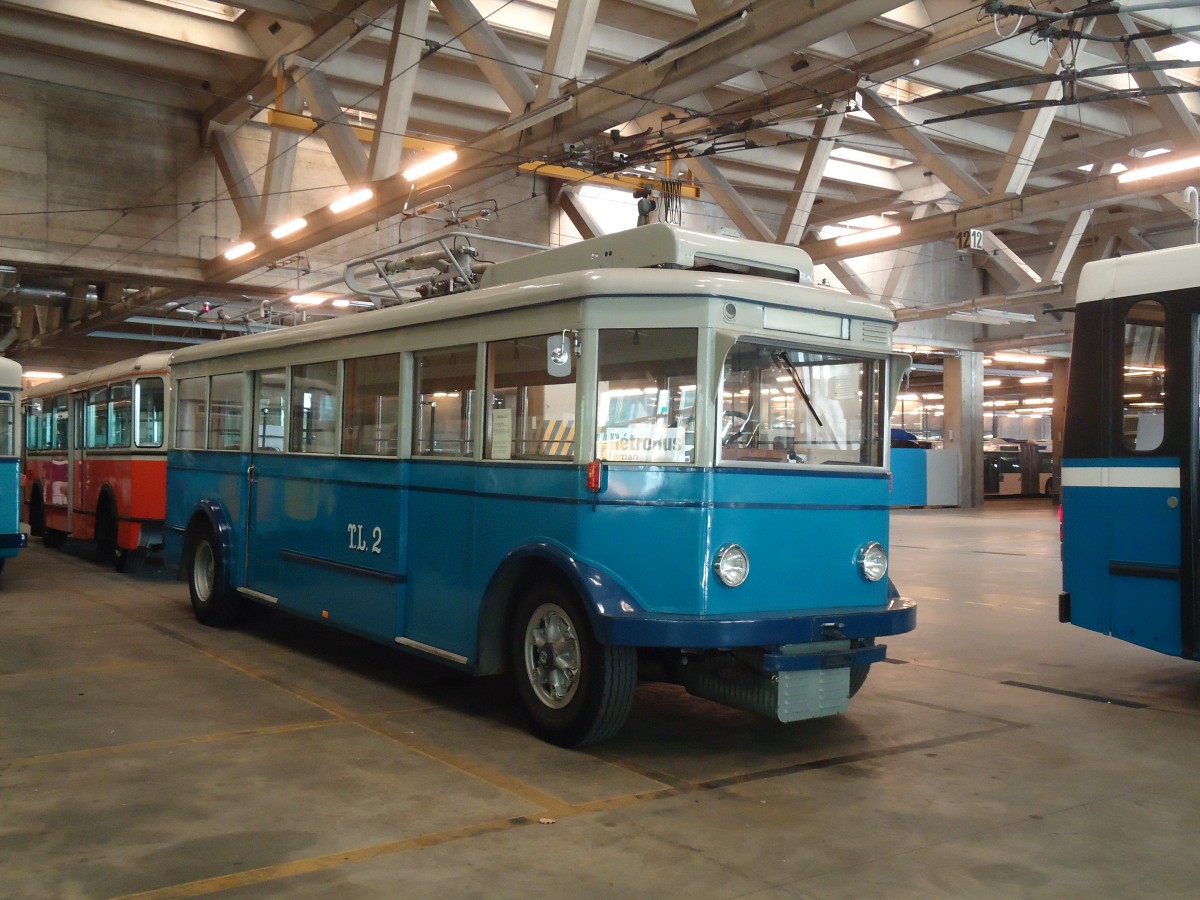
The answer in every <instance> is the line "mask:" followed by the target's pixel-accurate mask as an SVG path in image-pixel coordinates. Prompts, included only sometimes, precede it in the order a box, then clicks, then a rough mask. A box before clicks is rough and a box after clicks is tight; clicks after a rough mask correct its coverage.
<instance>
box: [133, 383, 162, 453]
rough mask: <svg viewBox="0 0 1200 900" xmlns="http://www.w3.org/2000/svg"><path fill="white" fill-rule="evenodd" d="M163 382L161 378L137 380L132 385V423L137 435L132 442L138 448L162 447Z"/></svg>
mask: <svg viewBox="0 0 1200 900" xmlns="http://www.w3.org/2000/svg"><path fill="white" fill-rule="evenodd" d="M164 403H165V399H164V392H163V380H162V379H161V378H139V379H138V380H137V381H135V382H134V384H133V407H134V412H133V414H134V421H135V422H136V423H137V433H136V434H135V435H134V442H135V443H136V444H137V445H138V446H139V447H161V446H162V445H163V412H164Z"/></svg>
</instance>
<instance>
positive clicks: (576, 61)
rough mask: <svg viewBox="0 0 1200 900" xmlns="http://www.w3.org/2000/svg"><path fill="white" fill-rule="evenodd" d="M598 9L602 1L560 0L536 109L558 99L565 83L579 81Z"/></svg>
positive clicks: (544, 64)
mask: <svg viewBox="0 0 1200 900" xmlns="http://www.w3.org/2000/svg"><path fill="white" fill-rule="evenodd" d="M599 9H600V0H559V4H558V9H557V10H555V13H554V27H553V28H552V29H551V30H550V40H549V43H547V45H546V61H545V63H543V65H542V69H543V72H542V75H541V76H540V78H539V79H538V86H537V97H536V98H535V99H534V105H535V106H541V105H542V104H544V103H546V102H547V101H549V100H552V99H555V98H557V97H558V89H559V87H560V86H561V85H562V84H563V82H565V81H569V80H572V79H574V78H578V77H579V74H580V73H581V72H582V71H583V63H584V60H585V59H586V58H587V52H588V41H589V39H590V38H591V34H592V27H593V26H594V25H595V24H596V13H597V11H598V10H599Z"/></svg>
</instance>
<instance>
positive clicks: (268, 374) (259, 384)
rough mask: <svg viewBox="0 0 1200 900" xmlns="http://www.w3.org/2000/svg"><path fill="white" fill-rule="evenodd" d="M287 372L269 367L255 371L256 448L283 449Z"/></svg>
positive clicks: (279, 450)
mask: <svg viewBox="0 0 1200 900" xmlns="http://www.w3.org/2000/svg"><path fill="white" fill-rule="evenodd" d="M286 396H287V372H286V371H285V370H284V369H267V370H265V371H262V372H255V373H254V449H255V450H269V451H275V452H277V453H278V452H282V451H283V433H284V421H285V419H284V403H283V401H284V399H285V398H286Z"/></svg>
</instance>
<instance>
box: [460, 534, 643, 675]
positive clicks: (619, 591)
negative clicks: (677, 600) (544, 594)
mask: <svg viewBox="0 0 1200 900" xmlns="http://www.w3.org/2000/svg"><path fill="white" fill-rule="evenodd" d="M539 578H553V579H558V580H559V581H561V582H562V583H563V584H564V585H565V586H566V587H569V588H570V589H571V590H572V591H573V592H574V593H575V595H576V596H577V597H578V598H579V600H580V602H581V603H582V604H583V608H584V610H586V612H587V616H588V623H589V624H590V625H591V627H592V633H593V634H594V635H596V639H597V640H598V641H600V642H601V643H607V635H608V628H607V623H606V620H605V610H606V609H613V608H616V606H617V605H623V606H624V608H625V609H627V610H628V609H640V608H641V605H640V604H639V603H638V602H637V600H636V599H635V598H634V597H633V595H632V594H631V593H630V592H629V591H628V590H627V589H626V588H625V587H624V586H623V585H621V584H620V583H619V582H618V581H617V580H616V578H615V577H613V576H612V575H611V574H609V573H607V572H603V571H601V570H600V569H597V568H595V567H594V566H591V565H589V564H587V563H585V562H582V561H581V560H579V559H577V558H576V557H574V556H572V555H571V554H570V553H569V552H568V551H567V550H566V549H564V548H562V547H560V546H557V545H555V544H551V543H544V542H543V543H535V544H527V545H525V546H523V547H518V548H517V549H515V550H513V551H511V552H510V553H509V554H508V555H507V556H505V557H504V559H503V560H502V561H501V562H500V565H498V566H497V567H496V571H495V572H494V573H493V574H492V577H491V579H490V580H489V581H488V586H487V589H486V590H485V591H484V595H483V603H482V604H481V606H480V609H479V620H478V634H477V647H478V652H477V654H476V655H477V662H476V672H477V674H480V675H496V674H498V673H500V672H503V671H505V670H506V669H507V667H508V659H507V652H506V647H507V636H508V633H509V629H510V627H511V624H512V612H513V608H514V606H515V605H516V600H517V598H518V597H519V596H520V592H521V590H522V588H523V587H524V586H525V585H527V584H529V583H530V582H531V581H533V580H535V579H539Z"/></svg>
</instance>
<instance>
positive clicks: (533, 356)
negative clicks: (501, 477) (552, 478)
mask: <svg viewBox="0 0 1200 900" xmlns="http://www.w3.org/2000/svg"><path fill="white" fill-rule="evenodd" d="M562 334H563V333H562V332H555V333H551V334H539V335H534V336H532V337H522V338H516V339H512V340H505V341H493V342H492V343H490V344H488V379H489V382H490V390H489V393H490V395H491V402H490V403H489V404H488V457H489V458H491V459H540V460H553V461H556V462H570V461H571V460H573V459H574V458H575V372H576V370H577V369H578V366H577V365H576V363H578V360H577V359H576V358H575V352H574V336H573V334H572V333H571V332H570V331H568V332H566V337H565V341H566V344H567V347H566V354H567V356H568V358H569V359H570V366H569V371H568V372H567V373H566V374H563V375H561V376H555V375H550V374H549V373H548V372H547V356H548V352H547V346H548V342H549V340H550V338H558V337H560V336H562Z"/></svg>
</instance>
